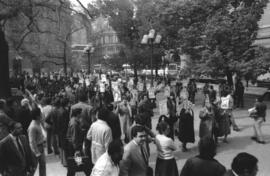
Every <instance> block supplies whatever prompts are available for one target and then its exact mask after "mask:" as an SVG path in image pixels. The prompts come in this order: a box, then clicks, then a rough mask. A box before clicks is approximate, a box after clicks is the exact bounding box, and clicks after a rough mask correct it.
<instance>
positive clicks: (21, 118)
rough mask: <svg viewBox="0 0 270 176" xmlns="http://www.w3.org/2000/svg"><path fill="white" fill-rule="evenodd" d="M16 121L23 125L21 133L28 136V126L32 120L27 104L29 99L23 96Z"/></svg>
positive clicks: (29, 107)
mask: <svg viewBox="0 0 270 176" xmlns="http://www.w3.org/2000/svg"><path fill="white" fill-rule="evenodd" d="M15 120H16V121H17V122H20V123H21V124H22V127H23V134H24V135H26V136H28V132H27V130H28V127H29V125H30V123H31V121H32V117H31V106H30V104H29V100H28V99H26V98H24V99H22V101H21V107H20V108H19V110H18V112H17V114H16V119H15Z"/></svg>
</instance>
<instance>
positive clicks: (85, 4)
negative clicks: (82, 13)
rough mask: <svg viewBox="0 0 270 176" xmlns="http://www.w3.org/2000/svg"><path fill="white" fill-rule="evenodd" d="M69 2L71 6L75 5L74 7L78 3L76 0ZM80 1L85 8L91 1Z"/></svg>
mask: <svg viewBox="0 0 270 176" xmlns="http://www.w3.org/2000/svg"><path fill="white" fill-rule="evenodd" d="M70 1H71V3H73V4H75V5H79V4H78V3H77V1H76V0H70ZM80 1H81V3H82V4H83V5H84V6H87V4H88V3H89V2H91V0H80Z"/></svg>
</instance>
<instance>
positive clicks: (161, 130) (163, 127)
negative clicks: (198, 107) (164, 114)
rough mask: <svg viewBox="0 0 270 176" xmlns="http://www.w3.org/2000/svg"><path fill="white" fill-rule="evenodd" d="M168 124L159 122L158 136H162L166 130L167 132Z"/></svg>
mask: <svg viewBox="0 0 270 176" xmlns="http://www.w3.org/2000/svg"><path fill="white" fill-rule="evenodd" d="M168 126H169V125H168V123H167V122H165V121H161V122H159V123H158V124H157V128H156V129H157V131H158V132H159V133H160V134H163V133H164V132H165V131H166V130H167V128H168Z"/></svg>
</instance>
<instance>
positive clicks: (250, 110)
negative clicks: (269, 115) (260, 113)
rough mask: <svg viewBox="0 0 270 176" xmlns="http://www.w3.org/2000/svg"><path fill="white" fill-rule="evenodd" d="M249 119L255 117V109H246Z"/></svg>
mask: <svg viewBox="0 0 270 176" xmlns="http://www.w3.org/2000/svg"><path fill="white" fill-rule="evenodd" d="M248 114H249V117H252V118H255V117H257V110H256V108H255V107H253V108H250V109H248Z"/></svg>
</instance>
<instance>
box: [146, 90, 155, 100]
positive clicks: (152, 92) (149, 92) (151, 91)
mask: <svg viewBox="0 0 270 176" xmlns="http://www.w3.org/2000/svg"><path fill="white" fill-rule="evenodd" d="M148 96H149V98H151V99H154V98H156V95H155V88H153V87H151V88H149V90H148Z"/></svg>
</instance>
